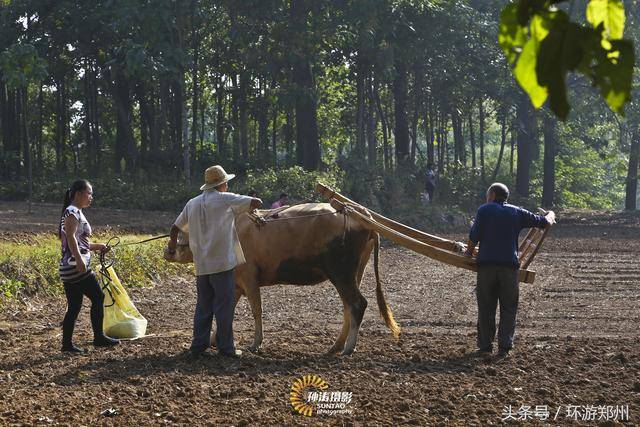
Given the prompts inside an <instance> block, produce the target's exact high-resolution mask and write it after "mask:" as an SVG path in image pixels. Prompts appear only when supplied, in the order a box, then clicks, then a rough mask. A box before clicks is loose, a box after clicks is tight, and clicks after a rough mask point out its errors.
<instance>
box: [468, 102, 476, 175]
mask: <svg viewBox="0 0 640 427" xmlns="http://www.w3.org/2000/svg"><path fill="white" fill-rule="evenodd" d="M469 105H473V102H470V104H469ZM468 114H469V116H468V120H469V140H470V142H471V169H473V173H474V174H475V170H476V138H475V133H474V132H473V107H470V108H469V112H468Z"/></svg>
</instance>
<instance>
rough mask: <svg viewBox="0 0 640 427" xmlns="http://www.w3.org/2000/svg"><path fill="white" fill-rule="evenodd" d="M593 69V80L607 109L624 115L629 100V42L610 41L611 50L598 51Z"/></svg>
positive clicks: (630, 69) (630, 73) (630, 65)
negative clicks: (607, 106)
mask: <svg viewBox="0 0 640 427" xmlns="http://www.w3.org/2000/svg"><path fill="white" fill-rule="evenodd" d="M595 59H596V65H595V67H593V70H594V80H595V83H596V85H597V86H598V87H599V88H600V92H601V93H602V96H603V97H604V99H605V101H606V102H607V104H608V105H609V107H610V108H611V109H612V110H613V111H615V112H617V113H618V114H621V115H624V105H625V104H626V103H627V102H629V100H630V99H631V85H632V81H633V64H634V63H635V55H634V51H633V43H632V42H630V41H629V40H612V41H611V50H610V51H607V50H605V49H600V50H599V51H598V52H597V53H596V55H595Z"/></svg>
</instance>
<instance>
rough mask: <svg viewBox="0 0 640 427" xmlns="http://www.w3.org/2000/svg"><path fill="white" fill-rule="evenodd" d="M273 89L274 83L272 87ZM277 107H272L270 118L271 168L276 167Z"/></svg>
mask: <svg viewBox="0 0 640 427" xmlns="http://www.w3.org/2000/svg"><path fill="white" fill-rule="evenodd" d="M273 87H274V89H275V83H274V85H273ZM277 138H278V107H277V105H274V106H273V112H272V117H271V154H272V155H273V166H274V167H275V168H277V167H278V146H277V142H278V139H277Z"/></svg>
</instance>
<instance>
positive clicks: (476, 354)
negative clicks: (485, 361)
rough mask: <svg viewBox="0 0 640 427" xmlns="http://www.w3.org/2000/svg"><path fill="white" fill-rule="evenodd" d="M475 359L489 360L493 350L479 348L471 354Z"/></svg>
mask: <svg viewBox="0 0 640 427" xmlns="http://www.w3.org/2000/svg"><path fill="white" fill-rule="evenodd" d="M471 354H472V355H473V356H474V357H481V358H487V357H489V356H491V349H490V348H489V349H485V348H479V349H477V350H476V351H474V352H473V353H471Z"/></svg>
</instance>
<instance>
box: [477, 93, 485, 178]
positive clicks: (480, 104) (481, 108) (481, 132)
mask: <svg viewBox="0 0 640 427" xmlns="http://www.w3.org/2000/svg"><path fill="white" fill-rule="evenodd" d="M478 121H479V123H480V130H479V138H480V179H481V180H482V182H483V183H484V182H486V180H485V174H484V100H483V99H482V98H480V100H479V102H478Z"/></svg>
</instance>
